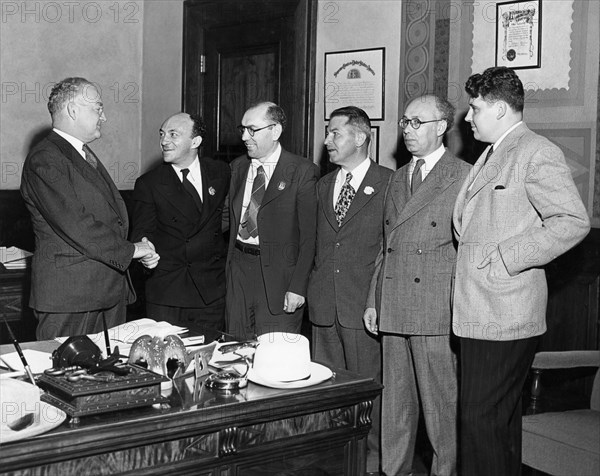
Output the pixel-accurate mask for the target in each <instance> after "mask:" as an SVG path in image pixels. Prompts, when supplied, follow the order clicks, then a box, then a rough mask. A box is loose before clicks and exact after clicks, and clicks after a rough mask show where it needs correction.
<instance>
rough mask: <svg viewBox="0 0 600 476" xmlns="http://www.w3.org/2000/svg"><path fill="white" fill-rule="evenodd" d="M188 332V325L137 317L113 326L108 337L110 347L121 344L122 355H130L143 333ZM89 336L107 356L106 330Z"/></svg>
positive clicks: (168, 333)
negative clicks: (132, 347) (134, 344)
mask: <svg viewBox="0 0 600 476" xmlns="http://www.w3.org/2000/svg"><path fill="white" fill-rule="evenodd" d="M186 332H188V329H187V327H180V326H175V325H173V324H171V323H169V322H166V321H159V322H157V321H155V320H153V319H149V318H147V317H145V318H142V319H136V320H135V321H130V322H126V323H124V324H121V325H119V326H116V327H112V328H111V329H109V330H108V337H109V339H110V348H111V349H114V348H115V346H119V353H120V354H121V355H129V349H130V348H131V344H133V342H134V341H135V340H136V339H137V338H138V337H141V336H143V335H149V336H150V337H162V338H164V337H166V336H168V335H172V334H173V335H181V334H185V333H186ZM88 337H89V338H90V339H91V340H92V341H93V342H94V343H95V344H96V345H97V346H98V347H100V349H101V350H102V353H103V354H104V356H105V357H106V355H105V353H106V344H105V340H104V332H98V333H97V334H89V335H88ZM67 339H68V337H57V338H56V341H57V342H60V343H61V344H62V343H63V342H65V341H66V340H67Z"/></svg>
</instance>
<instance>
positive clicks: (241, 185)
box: [229, 157, 250, 233]
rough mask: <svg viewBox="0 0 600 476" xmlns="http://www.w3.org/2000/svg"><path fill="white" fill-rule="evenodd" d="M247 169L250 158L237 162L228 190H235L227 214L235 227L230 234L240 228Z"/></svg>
mask: <svg viewBox="0 0 600 476" xmlns="http://www.w3.org/2000/svg"><path fill="white" fill-rule="evenodd" d="M249 168H250V158H248V157H246V158H244V159H242V160H241V161H240V162H239V165H238V166H237V170H234V173H233V174H232V177H231V188H230V190H235V195H234V196H233V198H231V205H230V208H229V212H230V213H231V214H232V216H233V225H234V227H235V228H234V229H233V230H231V233H237V230H238V228H239V227H240V221H241V219H242V217H241V214H242V204H243V201H244V190H245V189H246V179H247V177H248V170H249Z"/></svg>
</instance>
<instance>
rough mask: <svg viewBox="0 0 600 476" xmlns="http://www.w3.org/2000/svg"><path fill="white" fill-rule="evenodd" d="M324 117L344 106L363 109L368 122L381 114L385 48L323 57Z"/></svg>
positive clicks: (351, 51)
mask: <svg viewBox="0 0 600 476" xmlns="http://www.w3.org/2000/svg"><path fill="white" fill-rule="evenodd" d="M323 102H324V115H325V120H326V121H327V120H329V117H330V115H331V112H333V111H334V110H335V109H338V108H340V107H345V106H356V107H359V108H361V109H363V110H364V111H365V112H366V113H367V115H368V116H369V119H371V120H372V121H383V120H384V119H385V117H384V111H385V48H383V47H382V48H368V49H364V50H349V51H336V52H329V53H325V81H324V96H323Z"/></svg>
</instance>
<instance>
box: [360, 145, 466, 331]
mask: <svg viewBox="0 0 600 476" xmlns="http://www.w3.org/2000/svg"><path fill="white" fill-rule="evenodd" d="M408 168H409V165H408V164H407V165H405V166H404V167H402V168H400V169H399V170H397V171H396V173H395V174H394V175H393V176H392V178H391V179H390V182H389V185H388V188H387V191H386V201H385V208H384V239H383V245H382V247H381V251H380V255H379V258H378V264H377V267H376V270H375V273H374V275H373V279H372V281H371V291H370V293H369V300H368V307H375V309H376V310H377V315H378V322H379V324H378V325H379V329H380V331H382V332H390V333H396V334H408V335H447V334H449V333H450V329H451V321H450V315H451V312H450V311H451V308H450V289H451V282H452V271H453V269H454V263H455V256H456V250H455V243H454V240H453V236H452V210H453V208H454V201H455V199H456V196H457V194H458V191H459V189H460V187H461V185H462V182H463V180H464V179H465V178H466V177H467V175H468V173H469V170H470V169H471V166H470V165H469V164H467V163H466V162H464V161H462V160H460V159H458V158H456V157H455V156H454V155H452V154H451V153H450V152H448V151H446V152H445V153H444V155H443V156H442V157H441V159H440V160H439V161H438V162H437V164H436V165H435V166H434V167H433V169H432V170H431V171H430V172H429V174H428V175H427V177H426V178H425V180H424V181H423V183H422V184H421V186H420V187H419V188H418V189H417V191H416V192H415V194H414V195H413V196H411V193H410V188H409V181H408Z"/></svg>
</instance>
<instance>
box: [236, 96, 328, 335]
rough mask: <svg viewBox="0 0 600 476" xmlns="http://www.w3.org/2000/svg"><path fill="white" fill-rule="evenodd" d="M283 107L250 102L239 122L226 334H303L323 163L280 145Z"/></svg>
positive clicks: (267, 103)
mask: <svg viewBox="0 0 600 476" xmlns="http://www.w3.org/2000/svg"><path fill="white" fill-rule="evenodd" d="M285 124H286V117H285V113H284V111H283V109H281V107H279V106H278V105H276V104H274V103H271V102H263V103H259V104H256V105H254V106H251V107H250V108H249V109H248V110H247V111H246V112H245V113H244V117H243V118H242V123H241V125H240V126H239V127H238V130H239V131H240V133H241V135H242V141H243V142H244V145H245V146H246V149H247V150H248V152H247V155H243V156H241V157H238V158H237V159H235V160H234V161H233V162H232V163H231V172H232V174H231V186H230V189H229V211H230V213H229V223H230V227H229V230H230V240H229V252H228V256H227V268H226V271H227V273H226V274H227V295H226V322H227V332H228V333H229V334H232V335H234V336H236V337H238V338H252V337H254V336H255V335H260V334H264V333H266V332H274V331H282V332H291V333H300V327H301V324H302V314H303V310H304V309H303V305H304V302H305V297H306V286H307V284H308V275H309V273H310V271H311V269H312V265H313V260H314V253H315V233H316V221H317V219H316V212H317V200H316V196H315V184H316V182H317V178H318V168H317V166H316V165H315V164H313V163H312V162H310V161H309V160H307V159H305V158H303V157H299V156H297V155H293V154H291V153H289V152H287V151H285V150H283V149H282V147H281V145H280V144H279V137H280V136H281V133H282V132H283V129H284V128H285Z"/></svg>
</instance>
